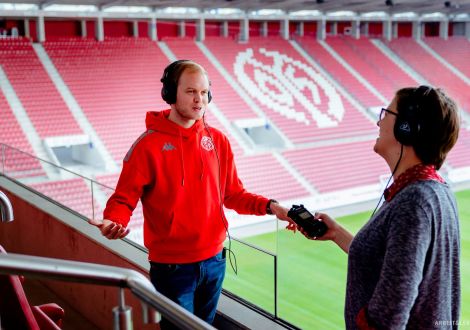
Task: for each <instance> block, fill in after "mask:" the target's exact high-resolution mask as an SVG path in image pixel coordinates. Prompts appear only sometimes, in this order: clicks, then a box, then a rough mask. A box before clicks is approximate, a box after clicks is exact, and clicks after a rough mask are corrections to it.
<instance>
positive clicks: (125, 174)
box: [103, 139, 152, 226]
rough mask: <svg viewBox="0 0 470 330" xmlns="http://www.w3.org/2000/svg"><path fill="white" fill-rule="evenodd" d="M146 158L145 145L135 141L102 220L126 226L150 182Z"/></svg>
mask: <svg viewBox="0 0 470 330" xmlns="http://www.w3.org/2000/svg"><path fill="white" fill-rule="evenodd" d="M148 158H149V151H148V150H147V149H146V147H145V143H144V142H143V141H140V139H139V140H137V141H136V143H135V144H134V145H133V146H132V147H131V149H130V150H129V152H128V153H127V155H126V157H125V158H124V164H123V168H122V171H121V175H120V176H119V181H118V183H117V185H116V190H115V192H114V193H113V194H112V195H111V197H110V198H109V200H108V202H107V203H106V208H105V210H104V212H103V218H104V219H108V220H112V221H114V222H117V223H120V224H122V225H124V226H127V224H128V223H129V220H130V217H131V216H132V212H133V211H134V209H135V207H136V206H137V202H138V201H139V199H140V197H141V196H142V193H143V191H144V188H145V186H147V185H149V184H150V181H151V180H150V178H151V175H150V174H151V170H152V168H151V167H150V166H149V165H148V164H149V161H148Z"/></svg>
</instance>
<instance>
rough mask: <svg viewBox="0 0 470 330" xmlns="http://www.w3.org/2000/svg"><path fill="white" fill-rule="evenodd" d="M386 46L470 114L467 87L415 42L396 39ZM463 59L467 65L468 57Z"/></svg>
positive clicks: (406, 39) (407, 39) (469, 96)
mask: <svg viewBox="0 0 470 330" xmlns="http://www.w3.org/2000/svg"><path fill="white" fill-rule="evenodd" d="M387 45H388V46H389V47H390V49H392V50H393V51H394V52H395V53H396V54H397V55H398V56H400V57H401V58H402V59H403V60H404V61H405V62H406V63H408V64H409V65H410V66H411V67H412V68H413V69H415V70H416V71H417V72H418V73H419V74H421V75H422V76H423V77H424V78H425V79H426V80H428V81H429V82H430V83H431V84H432V85H433V86H436V87H442V88H444V90H446V91H447V92H448V93H449V95H451V96H452V97H453V98H454V99H455V100H456V101H457V102H458V103H459V106H460V107H461V109H462V110H464V111H466V112H467V113H470V95H469V94H468V93H467V91H468V88H469V86H468V85H467V84H466V83H465V82H464V81H463V80H461V79H460V78H459V77H458V76H456V75H455V74H454V73H453V72H452V71H450V70H449V69H448V68H447V67H446V66H444V65H443V64H442V63H441V62H439V61H438V60H437V59H436V58H434V57H433V56H432V55H431V54H429V53H428V52H426V51H425V50H424V48H423V47H421V46H420V45H419V44H418V43H417V42H416V41H414V40H413V39H410V38H398V39H393V40H392V41H390V42H389V43H388V44H387ZM465 58H466V60H467V63H468V57H465V56H464V59H465ZM467 65H468V64H467Z"/></svg>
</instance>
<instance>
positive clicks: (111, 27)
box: [103, 21, 132, 38]
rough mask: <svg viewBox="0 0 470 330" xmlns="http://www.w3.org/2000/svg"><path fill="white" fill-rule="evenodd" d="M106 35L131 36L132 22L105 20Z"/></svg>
mask: <svg viewBox="0 0 470 330" xmlns="http://www.w3.org/2000/svg"><path fill="white" fill-rule="evenodd" d="M103 24H104V36H105V37H112V38H113V37H131V36H132V22H123V21H104V23H103Z"/></svg>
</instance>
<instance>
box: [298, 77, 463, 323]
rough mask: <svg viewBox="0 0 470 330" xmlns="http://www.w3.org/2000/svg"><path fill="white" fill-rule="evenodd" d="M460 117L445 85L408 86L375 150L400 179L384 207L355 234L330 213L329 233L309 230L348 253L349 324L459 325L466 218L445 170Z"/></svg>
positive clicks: (383, 121) (386, 113) (384, 122)
mask: <svg viewBox="0 0 470 330" xmlns="http://www.w3.org/2000/svg"><path fill="white" fill-rule="evenodd" d="M459 123H460V120H459V115H458V109H457V106H456V104H455V103H454V101H452V100H451V99H450V98H449V97H448V96H447V95H445V94H444V92H443V91H442V90H440V89H434V88H431V87H427V86H420V87H418V88H403V89H400V90H399V91H398V92H397V93H396V95H395V97H394V99H393V101H392V102H391V104H390V105H389V107H388V108H386V109H382V111H381V112H380V116H379V121H378V122H377V125H378V126H379V137H378V138H377V140H376V142H375V146H374V151H375V152H376V153H377V154H378V155H380V156H381V157H382V158H383V159H384V160H385V161H386V162H387V164H388V166H389V168H390V171H391V173H392V175H391V177H390V178H392V177H393V179H394V181H393V184H392V185H391V186H389V187H388V188H387V189H385V191H384V194H383V197H384V198H385V201H384V203H383V204H382V206H381V207H380V208H379V209H378V210H377V212H375V210H374V213H373V214H372V217H371V218H370V220H369V221H368V222H367V223H366V224H365V225H364V226H363V227H362V228H361V229H360V230H359V232H358V233H357V234H356V235H355V236H353V235H352V234H351V233H349V232H348V231H347V230H346V229H345V228H344V227H342V226H341V225H340V224H338V223H337V222H336V221H334V220H333V219H332V218H331V217H329V216H328V215H327V214H324V213H316V214H315V218H316V219H319V220H321V221H324V222H325V224H326V225H327V226H328V228H329V229H328V231H327V232H326V234H325V235H324V236H322V237H321V238H314V237H308V236H307V235H306V233H305V232H303V233H304V235H306V236H307V237H308V238H310V239H318V240H332V241H333V242H335V243H336V244H337V245H338V246H339V247H340V248H342V249H343V250H344V251H345V252H346V253H347V254H348V277H347V288H346V302H345V323H346V328H347V329H374V328H375V329H405V328H406V329H432V328H436V327H439V328H441V327H445V328H457V326H458V321H459V313H460V272H459V262H460V260H459V259H460V232H459V219H458V212H457V205H456V201H455V198H454V196H453V194H452V191H451V189H450V187H449V185H448V184H447V183H446V182H445V180H444V179H443V178H442V177H441V176H440V175H439V173H438V172H437V170H439V169H440V167H441V166H442V164H443V162H444V160H445V158H446V156H447V153H448V152H449V151H450V150H451V148H452V147H453V146H454V145H455V143H456V141H457V137H458V134H459ZM379 204H380V201H379ZM377 206H378V205H377ZM376 209H377V208H376Z"/></svg>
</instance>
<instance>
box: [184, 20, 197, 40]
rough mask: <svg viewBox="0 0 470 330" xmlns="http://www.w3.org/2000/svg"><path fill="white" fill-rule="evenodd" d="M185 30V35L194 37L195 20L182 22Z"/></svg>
mask: <svg viewBox="0 0 470 330" xmlns="http://www.w3.org/2000/svg"><path fill="white" fill-rule="evenodd" d="M184 28H185V31H186V34H185V35H186V37H189V38H195V37H196V22H191V21H186V22H185V24H184Z"/></svg>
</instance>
